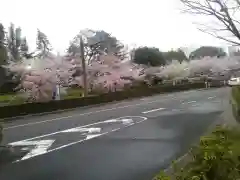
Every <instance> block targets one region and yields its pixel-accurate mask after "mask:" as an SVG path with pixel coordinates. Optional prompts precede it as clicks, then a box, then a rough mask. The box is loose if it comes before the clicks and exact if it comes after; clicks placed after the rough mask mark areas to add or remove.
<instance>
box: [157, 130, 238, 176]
mask: <svg viewBox="0 0 240 180" xmlns="http://www.w3.org/2000/svg"><path fill="white" fill-rule="evenodd" d="M239 138H240V131H239V129H232V128H226V127H220V126H218V127H217V128H216V129H215V130H214V131H213V132H212V134H210V135H209V136H205V137H202V138H201V140H200V144H199V145H198V146H195V147H193V148H192V149H191V152H190V155H191V157H192V161H190V163H188V164H187V165H186V166H184V167H183V168H181V169H177V168H176V169H175V173H174V177H175V178H174V179H178V180H190V179H191V180H233V179H239V178H240V156H239V152H240V151H239V150H240V143H239ZM166 178H167V176H166V175H165V174H164V173H161V174H160V175H159V176H158V177H157V178H156V180H165V179H166Z"/></svg>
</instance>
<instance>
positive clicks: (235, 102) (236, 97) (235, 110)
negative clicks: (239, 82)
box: [231, 86, 240, 122]
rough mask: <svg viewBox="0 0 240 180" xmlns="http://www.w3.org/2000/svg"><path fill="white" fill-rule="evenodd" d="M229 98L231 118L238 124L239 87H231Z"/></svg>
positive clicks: (239, 116)
mask: <svg viewBox="0 0 240 180" xmlns="http://www.w3.org/2000/svg"><path fill="white" fill-rule="evenodd" d="M231 96H232V97H231V104H232V112H233V116H234V118H235V119H236V121H237V122H240V86H235V87H232V92H231Z"/></svg>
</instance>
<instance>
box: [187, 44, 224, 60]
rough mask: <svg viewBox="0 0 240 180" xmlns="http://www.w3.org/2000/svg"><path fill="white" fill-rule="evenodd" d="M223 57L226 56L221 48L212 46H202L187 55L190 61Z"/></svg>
mask: <svg viewBox="0 0 240 180" xmlns="http://www.w3.org/2000/svg"><path fill="white" fill-rule="evenodd" d="M206 56H208V57H215V56H217V57H223V56H226V52H224V50H223V49H222V48H218V47H213V46H202V47H200V48H198V49H196V50H195V51H193V52H191V53H190V55H189V58H190V59H200V58H203V57H206Z"/></svg>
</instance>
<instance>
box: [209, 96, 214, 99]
mask: <svg viewBox="0 0 240 180" xmlns="http://www.w3.org/2000/svg"><path fill="white" fill-rule="evenodd" d="M213 98H216V96H212V97H208V99H213Z"/></svg>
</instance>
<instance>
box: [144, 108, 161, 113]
mask: <svg viewBox="0 0 240 180" xmlns="http://www.w3.org/2000/svg"><path fill="white" fill-rule="evenodd" d="M164 109H165V108H158V109H152V110H149V111H144V112H142V113H143V114H147V113H151V112H155V111H161V110H164Z"/></svg>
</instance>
